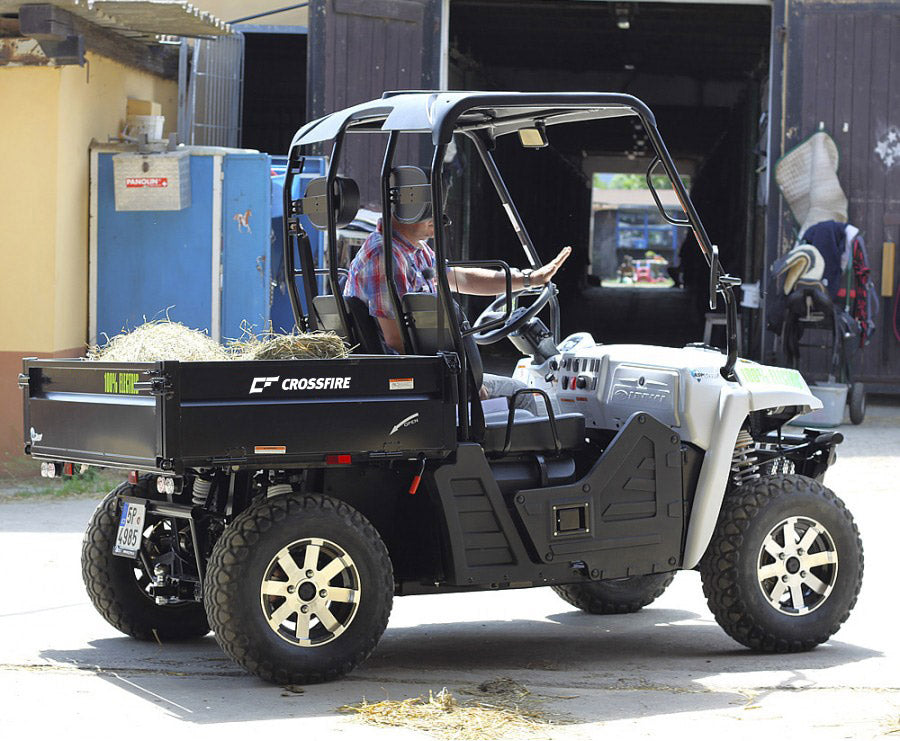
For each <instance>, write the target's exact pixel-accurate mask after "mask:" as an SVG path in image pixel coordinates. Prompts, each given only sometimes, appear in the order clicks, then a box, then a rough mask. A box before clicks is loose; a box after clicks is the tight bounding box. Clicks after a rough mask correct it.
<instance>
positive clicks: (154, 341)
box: [88, 319, 349, 363]
mask: <svg viewBox="0 0 900 741" xmlns="http://www.w3.org/2000/svg"><path fill="white" fill-rule="evenodd" d="M348 354H349V351H348V349H347V346H346V345H345V344H344V341H343V340H342V339H341V338H340V337H338V336H337V335H336V334H335V333H334V332H294V333H291V334H276V333H275V332H271V331H266V332H262V333H260V334H254V333H253V332H250V331H248V330H246V329H245V330H244V335H243V336H242V337H241V338H240V339H239V340H231V341H230V342H229V343H228V344H227V345H225V346H223V345H221V344H219V343H218V342H216V341H215V340H214V339H213V338H212V337H210V336H209V335H208V334H206V332H202V331H200V330H196V329H191V328H190V327H187V326H185V325H184V324H181V323H180V322H173V321H169V320H167V319H166V320H159V321H152V322H146V323H144V324H142V325H140V326H139V327H136V328H135V329H133V330H132V331H130V332H122V333H121V334H118V335H116V336H114V337H111V338H109V339H108V340H107V342H106V343H105V344H103V345H95V346H92V347H91V348H89V350H88V358H90V359H91V360H105V361H115V362H119V363H154V362H157V361H162V360H178V361H205V360H309V359H319V360H323V359H330V358H346V357H347V356H348Z"/></svg>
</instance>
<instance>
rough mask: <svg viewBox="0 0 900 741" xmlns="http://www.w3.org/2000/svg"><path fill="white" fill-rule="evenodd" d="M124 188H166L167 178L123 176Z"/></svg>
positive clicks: (167, 185)
mask: <svg viewBox="0 0 900 741" xmlns="http://www.w3.org/2000/svg"><path fill="white" fill-rule="evenodd" d="M125 187H126V188H168V187H169V178H125Z"/></svg>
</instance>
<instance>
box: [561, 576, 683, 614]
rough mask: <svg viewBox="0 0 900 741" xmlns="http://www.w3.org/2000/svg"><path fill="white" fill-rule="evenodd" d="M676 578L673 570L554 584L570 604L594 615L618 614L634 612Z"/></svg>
mask: <svg viewBox="0 0 900 741" xmlns="http://www.w3.org/2000/svg"><path fill="white" fill-rule="evenodd" d="M674 578H675V572H674V571H670V572H667V573H664V574H648V575H646V576H628V577H625V578H624V579H607V580H605V581H595V582H590V583H585V584H565V585H563V586H560V587H553V588H552V589H553V591H554V592H556V593H557V594H558V595H559V596H560V597H562V598H563V599H564V600H565V601H566V602H568V603H569V604H570V605H574V606H575V607H577V608H578V609H579V610H584V611H585V612H589V613H591V614H593V615H621V614H625V613H629V612H637V611H638V610H640V609H641V608H642V607H646V606H647V605H649V604H650V603H651V602H653V600H655V599H657V598H658V597H659V596H660V595H662V593H663V592H665V591H666V588H667V587H668V586H669V584H671V583H672V579H674Z"/></svg>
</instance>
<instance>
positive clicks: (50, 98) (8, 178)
mask: <svg viewBox="0 0 900 741" xmlns="http://www.w3.org/2000/svg"><path fill="white" fill-rule="evenodd" d="M60 80H61V75H60V72H59V70H56V69H50V68H46V67H16V68H10V67H5V68H4V67H0V100H2V101H3V115H2V116H0V151H2V156H0V183H2V186H0V188H2V199H0V259H2V266H3V268H2V271H0V317H2V321H0V351H2V350H18V349H25V348H37V347H41V348H45V349H47V350H52V349H53V315H54V303H55V302H54V300H53V287H54V284H55V279H54V270H55V262H56V260H55V246H56V223H55V219H54V216H53V215H54V214H55V213H56V195H57V194H56V163H57V156H56V148H57V136H56V131H57V118H58V110H59V109H58V106H57V104H56V101H57V100H58V99H59V84H60ZM48 299H49V301H50V303H49V304H47V303H44V302H46V301H47V300H48Z"/></svg>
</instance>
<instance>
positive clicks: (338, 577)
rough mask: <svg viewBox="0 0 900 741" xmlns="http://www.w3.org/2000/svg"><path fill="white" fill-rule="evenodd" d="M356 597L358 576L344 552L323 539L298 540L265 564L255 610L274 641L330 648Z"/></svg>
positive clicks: (350, 615)
mask: <svg viewBox="0 0 900 741" xmlns="http://www.w3.org/2000/svg"><path fill="white" fill-rule="evenodd" d="M361 593H362V590H361V588H360V579H359V570H358V569H357V567H356V563H355V562H354V561H353V559H352V558H351V557H350V555H349V554H348V553H347V552H346V551H345V550H344V549H343V548H341V547H340V546H339V545H337V544H336V543H333V542H332V541H330V540H325V539H323V538H303V539H301V540H297V541H294V542H293V543H291V544H290V545H288V546H285V547H284V548H282V549H281V550H280V551H278V553H276V554H275V557H274V558H273V559H272V560H271V561H270V562H269V565H268V566H267V567H266V570H265V573H264V574H263V579H262V583H261V584H260V604H261V607H262V611H263V616H264V617H265V620H266V623H267V624H268V626H269V628H270V629H271V630H272V631H273V632H274V633H275V634H276V635H277V636H278V637H279V638H281V639H283V640H285V641H287V642H288V643H291V644H293V645H295V646H301V647H307V648H308V647H314V646H321V645H324V644H326V643H329V642H331V641H333V640H334V639H335V638H337V637H338V636H340V635H341V634H342V633H343V632H344V631H346V630H347V628H348V627H349V626H350V624H351V623H352V622H353V619H354V618H355V617H356V613H357V610H358V608H359V600H360V595H361Z"/></svg>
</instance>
